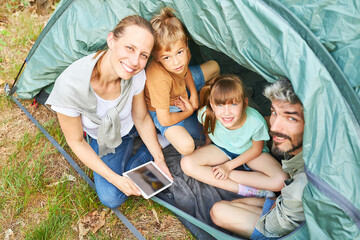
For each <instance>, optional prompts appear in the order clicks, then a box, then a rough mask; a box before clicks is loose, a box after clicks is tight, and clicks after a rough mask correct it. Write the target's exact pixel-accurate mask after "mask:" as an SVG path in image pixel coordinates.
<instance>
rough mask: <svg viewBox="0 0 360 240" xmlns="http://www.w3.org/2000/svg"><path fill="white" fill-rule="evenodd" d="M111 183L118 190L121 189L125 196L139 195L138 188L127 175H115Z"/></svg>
mask: <svg viewBox="0 0 360 240" xmlns="http://www.w3.org/2000/svg"><path fill="white" fill-rule="evenodd" d="M111 183H112V184H113V185H114V186H115V187H117V188H118V189H119V190H120V191H122V192H123V193H124V194H125V195H126V196H130V195H136V196H140V195H141V192H140V190H139V188H138V187H136V185H135V184H134V183H133V182H132V181H131V180H130V179H129V178H127V177H123V176H120V175H117V176H116V178H115V179H114V180H113V181H112V182H111Z"/></svg>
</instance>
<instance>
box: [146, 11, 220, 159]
mask: <svg viewBox="0 0 360 240" xmlns="http://www.w3.org/2000/svg"><path fill="white" fill-rule="evenodd" d="M150 22H151V24H152V26H153V28H154V31H155V35H156V40H155V45H154V48H153V52H152V55H153V57H154V59H153V60H152V61H151V62H150V64H149V66H148V67H147V69H146V77H147V81H146V86H145V100H146V104H147V107H148V110H149V113H150V115H151V117H152V118H153V120H154V123H155V126H156V127H157V128H158V129H159V130H160V132H161V134H162V135H163V136H165V137H166V139H167V140H168V141H169V142H170V143H171V144H172V145H173V146H174V148H175V149H176V150H177V151H178V152H179V153H180V154H182V155H187V154H190V153H192V152H193V151H194V148H195V144H194V140H193V138H192V136H194V137H197V136H196V135H199V134H198V132H199V131H201V130H200V129H201V128H200V127H199V126H198V123H197V120H196V117H195V118H189V117H190V116H191V115H192V114H193V113H194V111H196V110H197V109H198V107H199V97H198V93H197V92H198V91H199V90H200V89H201V88H202V87H203V86H204V85H205V82H207V81H209V80H212V79H213V78H215V77H217V76H218V75H219V74H220V69H219V65H218V64H217V63H216V62H215V61H208V62H205V63H203V64H201V65H200V66H199V65H196V66H188V64H189V61H190V58H191V54H190V51H189V48H188V44H187V40H188V39H187V36H186V31H185V28H184V26H183V25H182V23H181V22H180V20H179V19H177V18H176V17H175V15H174V14H173V10H172V9H171V8H169V7H166V8H164V9H162V10H161V12H160V14H158V15H156V16H154V17H153V18H152V19H151V21H150ZM187 90H188V92H189V94H190V98H189V95H188V92H187ZM185 119H186V121H184V120H185ZM189 121H190V122H189Z"/></svg>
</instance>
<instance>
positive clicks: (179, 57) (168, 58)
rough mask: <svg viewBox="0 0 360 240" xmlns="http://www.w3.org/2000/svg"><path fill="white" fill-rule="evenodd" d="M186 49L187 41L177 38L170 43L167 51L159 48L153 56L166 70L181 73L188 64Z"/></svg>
mask: <svg viewBox="0 0 360 240" xmlns="http://www.w3.org/2000/svg"><path fill="white" fill-rule="evenodd" d="M187 49H188V46H187V43H186V42H185V41H182V40H178V41H176V42H175V43H173V44H172V45H171V48H170V50H169V51H165V50H164V49H161V50H159V51H157V52H156V53H155V54H154V55H155V56H154V57H155V58H156V61H158V62H160V63H161V64H162V65H163V67H164V68H165V69H166V70H167V71H168V72H170V73H173V74H183V73H184V71H185V69H186V67H187V64H188V53H187Z"/></svg>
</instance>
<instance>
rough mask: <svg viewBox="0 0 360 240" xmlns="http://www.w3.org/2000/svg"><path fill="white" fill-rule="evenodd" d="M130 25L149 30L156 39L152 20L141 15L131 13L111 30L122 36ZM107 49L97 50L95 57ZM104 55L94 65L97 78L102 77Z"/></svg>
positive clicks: (117, 36)
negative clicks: (101, 68)
mask: <svg viewBox="0 0 360 240" xmlns="http://www.w3.org/2000/svg"><path fill="white" fill-rule="evenodd" d="M129 26H138V27H141V28H143V29H145V30H147V31H149V33H151V34H152V35H153V37H154V39H155V32H154V29H153V28H152V26H151V24H150V22H149V21H148V20H146V19H144V18H143V17H141V16H139V15H130V16H127V17H124V18H123V19H121V20H120V21H119V23H118V24H117V25H116V26H115V28H114V29H113V30H112V31H111V32H113V33H114V37H115V39H119V38H121V37H122V35H123V34H124V32H125V29H126V28H127V27H129ZM106 51H107V49H105V50H99V51H97V53H96V54H95V56H94V59H95V58H97V56H99V54H100V53H102V52H106ZM104 55H105V54H103V55H102V56H101V57H100V58H99V60H98V61H97V63H96V65H95V67H94V76H95V77H96V78H100V76H101V70H100V63H101V61H102V58H103V57H104Z"/></svg>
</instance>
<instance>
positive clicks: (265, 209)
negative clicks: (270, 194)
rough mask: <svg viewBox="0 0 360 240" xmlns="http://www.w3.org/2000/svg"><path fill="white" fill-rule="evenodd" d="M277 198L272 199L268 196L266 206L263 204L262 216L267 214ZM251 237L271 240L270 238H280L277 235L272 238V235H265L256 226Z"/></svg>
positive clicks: (254, 239)
mask: <svg viewBox="0 0 360 240" xmlns="http://www.w3.org/2000/svg"><path fill="white" fill-rule="evenodd" d="M274 202H275V200H273V199H270V198H266V200H265V203H264V206H263V210H262V213H261V217H262V216H264V215H265V214H267V213H268V212H269V211H270V209H271V206H272V205H273V204H274ZM250 239H252V240H270V239H279V238H277V237H274V238H271V237H265V236H264V235H263V234H262V233H261V232H259V231H258V230H257V229H256V228H255V229H254V231H253V232H252V234H251V236H250Z"/></svg>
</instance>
